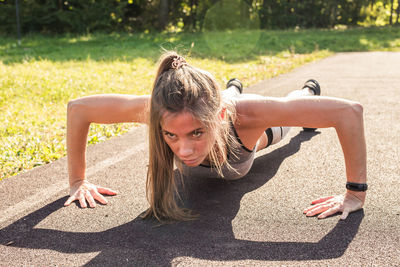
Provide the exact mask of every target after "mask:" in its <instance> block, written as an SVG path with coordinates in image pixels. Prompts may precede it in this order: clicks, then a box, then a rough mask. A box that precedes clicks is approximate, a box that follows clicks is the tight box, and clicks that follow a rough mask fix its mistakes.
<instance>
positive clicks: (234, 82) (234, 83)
mask: <svg viewBox="0 0 400 267" xmlns="http://www.w3.org/2000/svg"><path fill="white" fill-rule="evenodd" d="M231 86H235V87H236V88H237V89H238V90H239V93H243V85H242V83H241V82H240V81H239V80H238V79H236V78H232V79H230V80H229V81H228V82H227V83H226V89H228V88H229V87H231Z"/></svg>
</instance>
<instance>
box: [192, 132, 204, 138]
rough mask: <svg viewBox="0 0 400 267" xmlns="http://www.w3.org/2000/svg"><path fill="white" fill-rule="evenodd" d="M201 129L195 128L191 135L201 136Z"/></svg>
mask: <svg viewBox="0 0 400 267" xmlns="http://www.w3.org/2000/svg"><path fill="white" fill-rule="evenodd" d="M203 133H204V132H203V131H200V130H195V131H194V132H193V136H194V137H200V136H202V135H203Z"/></svg>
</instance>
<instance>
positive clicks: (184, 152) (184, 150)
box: [177, 140, 194, 159]
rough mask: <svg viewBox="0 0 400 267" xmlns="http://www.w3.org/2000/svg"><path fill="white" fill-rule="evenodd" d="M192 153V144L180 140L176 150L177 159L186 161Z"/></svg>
mask: <svg viewBox="0 0 400 267" xmlns="http://www.w3.org/2000/svg"><path fill="white" fill-rule="evenodd" d="M193 152H194V148H193V144H192V142H190V141H189V140H182V141H181V142H180V144H179V148H178V155H177V156H178V157H179V158H183V159H187V158H188V157H190V156H191V155H192V154H193Z"/></svg>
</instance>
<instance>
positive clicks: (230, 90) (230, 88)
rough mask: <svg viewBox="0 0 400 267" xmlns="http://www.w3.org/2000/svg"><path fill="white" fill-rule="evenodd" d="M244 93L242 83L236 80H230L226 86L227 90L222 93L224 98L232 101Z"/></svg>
mask: <svg viewBox="0 0 400 267" xmlns="http://www.w3.org/2000/svg"><path fill="white" fill-rule="evenodd" d="M242 92H243V85H242V83H241V82H240V81H239V80H238V79H236V78H233V79H230V80H229V81H228V83H227V84H226V89H225V90H223V91H222V92H221V94H222V98H224V99H230V98H233V97H236V96H238V95H240V94H241V93H242Z"/></svg>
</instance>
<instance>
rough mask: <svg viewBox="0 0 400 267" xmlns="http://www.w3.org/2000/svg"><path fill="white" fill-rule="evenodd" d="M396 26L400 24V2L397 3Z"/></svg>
mask: <svg viewBox="0 0 400 267" xmlns="http://www.w3.org/2000/svg"><path fill="white" fill-rule="evenodd" d="M396 14H397V16H396V24H399V15H400V1H397V9H396Z"/></svg>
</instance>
